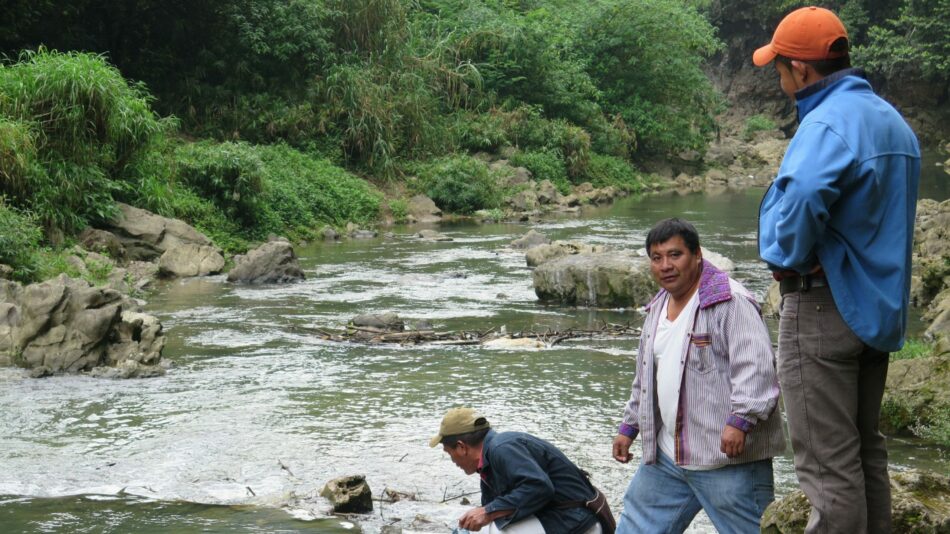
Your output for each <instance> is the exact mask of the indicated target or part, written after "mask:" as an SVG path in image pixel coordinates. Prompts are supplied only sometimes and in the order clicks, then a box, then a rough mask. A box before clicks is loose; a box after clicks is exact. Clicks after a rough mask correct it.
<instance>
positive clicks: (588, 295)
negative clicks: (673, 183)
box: [529, 245, 735, 308]
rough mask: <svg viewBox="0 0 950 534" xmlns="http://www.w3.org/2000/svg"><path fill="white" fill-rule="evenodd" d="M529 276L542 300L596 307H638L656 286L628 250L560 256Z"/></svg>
mask: <svg viewBox="0 0 950 534" xmlns="http://www.w3.org/2000/svg"><path fill="white" fill-rule="evenodd" d="M542 246H545V245H542ZM529 252H530V251H529ZM703 257H704V258H705V259H707V260H709V261H710V262H711V263H713V265H715V266H716V267H718V268H720V269H722V270H724V271H727V272H728V271H732V270H733V269H734V268H735V266H734V265H733V263H732V261H730V260H729V259H727V258H725V257H723V256H721V255H720V254H716V253H714V252H710V251H707V250H703ZM532 279H533V282H534V292H535V294H536V295H537V296H538V299H539V300H541V301H542V302H558V303H562V304H570V305H574V306H592V307H599V308H629V307H633V308H639V307H641V306H644V305H645V304H647V303H648V302H649V301H650V299H651V298H653V296H654V295H655V294H656V292H657V291H658V289H659V287H658V286H657V284H656V282H655V281H654V280H653V275H652V274H651V273H650V265H649V261H648V260H647V258H645V257H643V256H640V255H638V254H637V253H635V252H631V251H620V252H611V253H603V252H601V253H593V254H572V255H569V256H562V257H560V258H556V259H553V260H550V261H547V262H544V263H541V264H540V265H538V266H537V267H536V268H535V269H534V271H533V272H532Z"/></svg>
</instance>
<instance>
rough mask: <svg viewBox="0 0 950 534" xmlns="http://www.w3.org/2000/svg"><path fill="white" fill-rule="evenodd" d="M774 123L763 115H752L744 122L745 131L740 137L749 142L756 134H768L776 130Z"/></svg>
mask: <svg viewBox="0 0 950 534" xmlns="http://www.w3.org/2000/svg"><path fill="white" fill-rule="evenodd" d="M776 127H777V126H776V124H775V121H773V120H772V119H770V118H768V117H766V116H765V115H752V116H751V117H749V118H747V119H746V121H745V131H744V132H742V136H743V137H744V138H745V139H746V140H747V141H748V140H751V139H752V138H753V137H754V136H755V134H756V132H768V131H770V130H774V129H775V128H776Z"/></svg>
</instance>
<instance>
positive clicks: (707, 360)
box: [619, 260, 785, 466]
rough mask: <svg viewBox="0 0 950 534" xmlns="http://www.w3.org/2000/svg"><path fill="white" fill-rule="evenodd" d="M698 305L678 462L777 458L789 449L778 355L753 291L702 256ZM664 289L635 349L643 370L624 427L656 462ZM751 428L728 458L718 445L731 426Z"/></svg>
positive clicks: (685, 371) (647, 459)
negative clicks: (657, 348) (657, 342)
mask: <svg viewBox="0 0 950 534" xmlns="http://www.w3.org/2000/svg"><path fill="white" fill-rule="evenodd" d="M697 291H698V292H699V306H698V307H697V310H696V314H695V315H694V317H691V318H690V325H689V332H690V337H689V341H688V342H687V343H685V348H684V349H683V355H682V358H681V363H680V376H681V387H680V395H679V404H678V408H677V417H676V421H675V422H667V425H668V426H670V424H671V423H673V425H672V426H673V427H674V439H673V443H674V446H675V449H676V450H675V456H676V457H675V458H674V461H675V462H676V463H677V465H694V466H718V465H725V464H738V463H745V462H751V461H755V460H762V459H765V458H771V457H773V456H775V455H778V454H782V452H783V451H784V450H785V438H784V436H783V434H782V422H781V417H780V416H779V414H778V410H777V405H778V397H779V386H778V376H777V374H776V370H775V356H774V354H773V353H772V343H771V341H770V340H769V332H768V329H767V328H766V326H765V323H764V322H763V320H762V317H761V315H760V313H759V308H758V305H757V304H756V302H755V299H754V298H753V297H752V295H751V294H750V293H749V292H748V291H747V290H746V289H745V288H744V287H742V286H741V285H740V284H739V283H738V282H736V281H735V280H732V279H731V278H729V276H728V275H727V274H726V273H724V272H722V271H720V270H719V269H717V268H716V267H715V266H713V264H711V263H709V262H708V261H706V260H704V261H703V272H702V274H701V275H700V282H699V289H698V290H697ZM667 296H668V293H667V292H666V290H660V292H659V293H658V294H657V295H656V297H654V298H653V300H652V301H651V302H650V304H648V305H647V317H646V320H645V321H644V323H643V333H642V334H641V337H640V350H639V351H638V354H637V374H636V377H635V378H634V380H633V387H632V389H631V392H630V400H629V401H627V404H626V405H625V407H624V412H623V423H622V424H621V425H620V430H619V432H620V433H621V434H624V435H626V436H629V437H631V438H635V437H636V436H637V434H639V435H640V436H641V439H642V440H643V461H644V463H647V464H652V463H655V462H656V457H657V453H656V449H657V442H658V440H657V432H659V431H660V422H661V419H660V411H659V405H658V401H657V394H656V367H655V360H654V354H653V342H654V338H655V335H656V329H657V325H658V324H659V321H660V314H661V313H662V310H663V301H664V299H665V298H667ZM727 424H728V425H730V426H733V427H735V428H738V429H739V430H742V431H744V432H745V433H746V443H745V450H744V451H743V453H742V454H741V455H739V456H738V457H736V458H729V457H727V456H726V455H725V454H723V453H722V452H721V451H720V450H719V447H720V443H721V437H722V431H723V429H724V428H725V426H726V425H727Z"/></svg>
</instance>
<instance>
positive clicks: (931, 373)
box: [881, 352, 950, 434]
mask: <svg viewBox="0 0 950 534" xmlns="http://www.w3.org/2000/svg"><path fill="white" fill-rule="evenodd" d="M948 384H950V354H944V355H940V353H939V352H938V353H936V354H935V355H933V356H931V357H927V358H915V359H907V360H897V361H893V362H891V363H890V364H889V365H888V368H887V387H886V389H885V390H884V399H883V401H882V407H881V429H882V430H883V431H884V432H886V433H887V434H912V433H914V431H915V430H917V431H918V432H919V431H920V429H922V428H926V427H930V426H931V425H934V424H939V421H940V419H941V418H946V414H947V413H950V387H948Z"/></svg>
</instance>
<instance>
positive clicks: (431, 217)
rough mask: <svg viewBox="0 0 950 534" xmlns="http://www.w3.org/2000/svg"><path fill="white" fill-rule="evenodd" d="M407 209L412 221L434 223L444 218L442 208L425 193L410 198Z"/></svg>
mask: <svg viewBox="0 0 950 534" xmlns="http://www.w3.org/2000/svg"><path fill="white" fill-rule="evenodd" d="M406 211H407V212H408V213H407V215H408V216H409V218H410V221H412V222H420V223H433V222H438V221H440V220H442V210H440V209H439V207H438V206H436V205H435V202H433V201H432V199H431V198H429V197H427V196H425V195H416V196H414V197H412V198H410V199H409V203H408V204H407V206H406Z"/></svg>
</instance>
